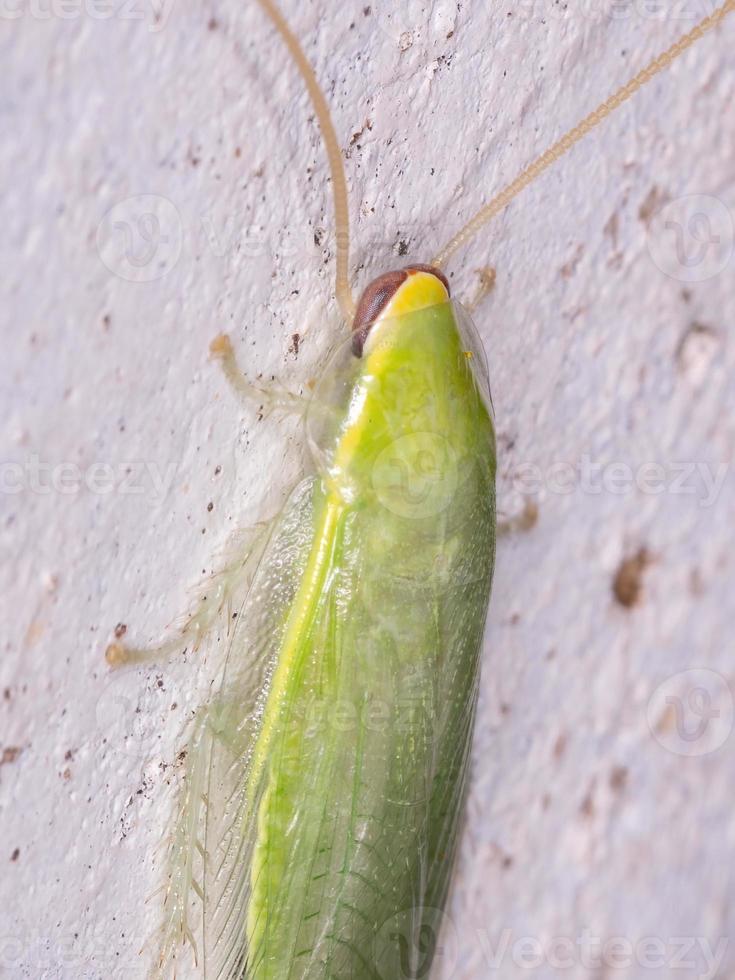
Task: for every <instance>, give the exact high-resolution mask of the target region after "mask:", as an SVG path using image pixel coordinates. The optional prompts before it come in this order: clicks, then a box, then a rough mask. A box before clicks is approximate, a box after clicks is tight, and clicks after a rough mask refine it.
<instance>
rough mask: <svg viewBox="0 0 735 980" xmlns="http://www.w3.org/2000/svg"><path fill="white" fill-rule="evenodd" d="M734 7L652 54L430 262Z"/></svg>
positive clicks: (447, 253)
mask: <svg viewBox="0 0 735 980" xmlns="http://www.w3.org/2000/svg"><path fill="white" fill-rule="evenodd" d="M733 10H735V0H726V2H725V3H723V4H722V5H721V6H720V7H718V8H717V9H716V10H715V11H714V13H712V14H710V16H709V17H705V18H704V20H702V21H700V22H699V24H697V26H696V27H695V28H694V29H693V30H691V31H690V32H689V33H688V34H685V35H684V37H682V38H681V39H680V40H679V41H677V42H676V43H675V44H672V46H671V47H670V48H669V49H668V50H667V51H664V53H663V54H660V55H659V56H658V58H654V59H653V61H652V62H651V63H650V64H649V65H647V66H646V67H645V68H644V69H643V70H642V71H639V72H638V74H637V75H636V76H635V77H634V78H631V80H630V81H629V82H628V84H627V85H623V87H622V88H620V89H618V91H617V92H615V93H614V94H613V95H612V96H610V98H609V99H608V100H607V101H606V102H603V103H602V105H600V106H598V108H597V109H595V111H594V112H591V113H590V114H589V115H588V116H585V118H584V119H583V120H582V121H581V122H580V123H579V124H578V125H577V126H575V127H574V129H570V130H569V132H568V133H566V135H565V136H562V138H561V139H560V140H558V142H556V143H554V144H553V146H551V147H549V149H548V150H547V151H546V152H545V153H543V154H542V155H541V156H540V157H539V158H538V159H537V160H535V161H534V162H533V163H532V164H531V165H530V166H529V167H527V168H526V169H525V170H524V171H523V172H522V173H521V174H519V175H518V177H516V179H515V180H514V181H513V182H512V183H511V184H508V186H507V187H506V188H504V190H502V191H501V192H500V193H499V194H498V195H496V196H495V197H494V198H492V199H491V200H490V201H488V203H487V204H485V205H484V206H483V207H482V208H480V210H479V211H478V212H477V214H476V215H475V216H474V218H471V219H470V221H468V222H467V224H466V225H465V226H464V228H462V229H460V231H458V232H457V234H456V235H455V236H454V238H452V239H451V241H449V242H448V243H447V244H446V245H445V246H444V248H443V249H442V250H441V252H440V253H439V254H438V255H437V257H436V258H435V259H434V260H433V262H432V265H435V266H437V268H441V267H442V266H443V265H444V264H445V262H446V261H447V260H448V259H449V258H451V256H452V255H454V253H455V252H456V251H457V250H458V249H460V248H461V247H462V246H463V245H465V244H466V243H467V242H468V241H469V240H470V238H472V237H473V235H475V234H477V232H478V231H479V230H480V228H482V227H483V225H485V224H487V222H488V221H490V220H491V219H492V218H494V217H495V216H496V215H497V214H499V213H500V212H501V211H502V210H503V208H505V207H506V206H507V205H508V204H510V202H511V201H512V200H513V198H514V197H516V196H517V195H518V194H520V192H521V191H522V190H524V188H526V187H528V185H529V184H530V183H531V182H532V181H534V180H535V179H536V178H537V177H538V176H540V174H542V173H543V172H544V171H545V170H547V169H548V168H549V167H550V166H551V165H552V164H554V163H556V161H557V160H558V159H559V158H560V157H562V156H564V154H565V153H567V152H568V151H569V150H571V148H572V147H573V146H574V145H575V144H576V143H578V142H579V140H581V139H582V137H583V136H586V135H587V133H589V132H590V130H592V129H594V128H595V126H597V125H599V124H600V123H601V122H602V121H603V119H606V118H607V117H608V116H609V115H610V114H611V113H612V112H614V111H615V109H617V108H618V106H621V105H622V104H623V102H625V101H626V100H627V99H629V98H630V97H631V95H633V94H634V93H635V92H637V91H638V89H640V88H642V87H643V86H644V85H645V84H646V82H650V80H651V79H652V78H653V77H654V75H657V74H658V73H659V72H660V71H662V70H663V69H664V68H668V66H669V65H670V64H671V63H672V61H674V60H675V59H676V58H678V57H679V55H680V54H683V53H684V52H685V51H686V50H687V48H690V47H691V46H692V45H693V44H694V42H695V41H698V40H699V38H701V37H703V36H704V35H705V34H706V33H707V32H708V31H711V30H712V28H713V27H716V26H717V25H718V24H719V23H721V22H722V21H723V20H724V19H725V17H726V16H727V15H728V14H729V13H732V11H733Z"/></svg>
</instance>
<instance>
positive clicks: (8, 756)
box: [0, 745, 23, 766]
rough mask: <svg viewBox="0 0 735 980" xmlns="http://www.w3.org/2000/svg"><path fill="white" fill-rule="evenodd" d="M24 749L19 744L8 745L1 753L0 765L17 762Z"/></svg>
mask: <svg viewBox="0 0 735 980" xmlns="http://www.w3.org/2000/svg"><path fill="white" fill-rule="evenodd" d="M22 751H23V750H22V749H21V748H20V746H18V745H8V746H7V747H6V748H4V749H3V754H2V755H0V766H9V765H10V764H11V762H15V760H16V759H17V758H18V756H19V755H20V753H21V752H22Z"/></svg>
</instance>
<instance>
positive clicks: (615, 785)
mask: <svg viewBox="0 0 735 980" xmlns="http://www.w3.org/2000/svg"><path fill="white" fill-rule="evenodd" d="M627 785H628V770H627V769H626V767H625V766H613V768H612V770H611V771H610V789H611V790H613V792H615V793H622V791H623V790H624V789H625V787H626V786H627Z"/></svg>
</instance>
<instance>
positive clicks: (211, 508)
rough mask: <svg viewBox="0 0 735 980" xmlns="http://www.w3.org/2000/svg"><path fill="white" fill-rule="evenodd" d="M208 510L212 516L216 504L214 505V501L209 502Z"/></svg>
mask: <svg viewBox="0 0 735 980" xmlns="http://www.w3.org/2000/svg"><path fill="white" fill-rule="evenodd" d="M207 510H208V511H209V512H210V514H211V512H212V511H213V510H214V504H213V503H212V501H211V500H210V501H209V503H208V504H207Z"/></svg>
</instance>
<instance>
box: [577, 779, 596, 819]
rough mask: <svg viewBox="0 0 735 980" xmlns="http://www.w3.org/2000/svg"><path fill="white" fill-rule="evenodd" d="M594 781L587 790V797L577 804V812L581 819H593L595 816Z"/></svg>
mask: <svg viewBox="0 0 735 980" xmlns="http://www.w3.org/2000/svg"><path fill="white" fill-rule="evenodd" d="M594 794H595V780H594V779H593V780H592V782H591V783H590V788H589V789H588V790H587V795H586V796H585V798H584V799H583V800H582V802H581V803H580V804H579V812H580V813H581V814H582V816H583V817H594V815H595V799H594Z"/></svg>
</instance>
